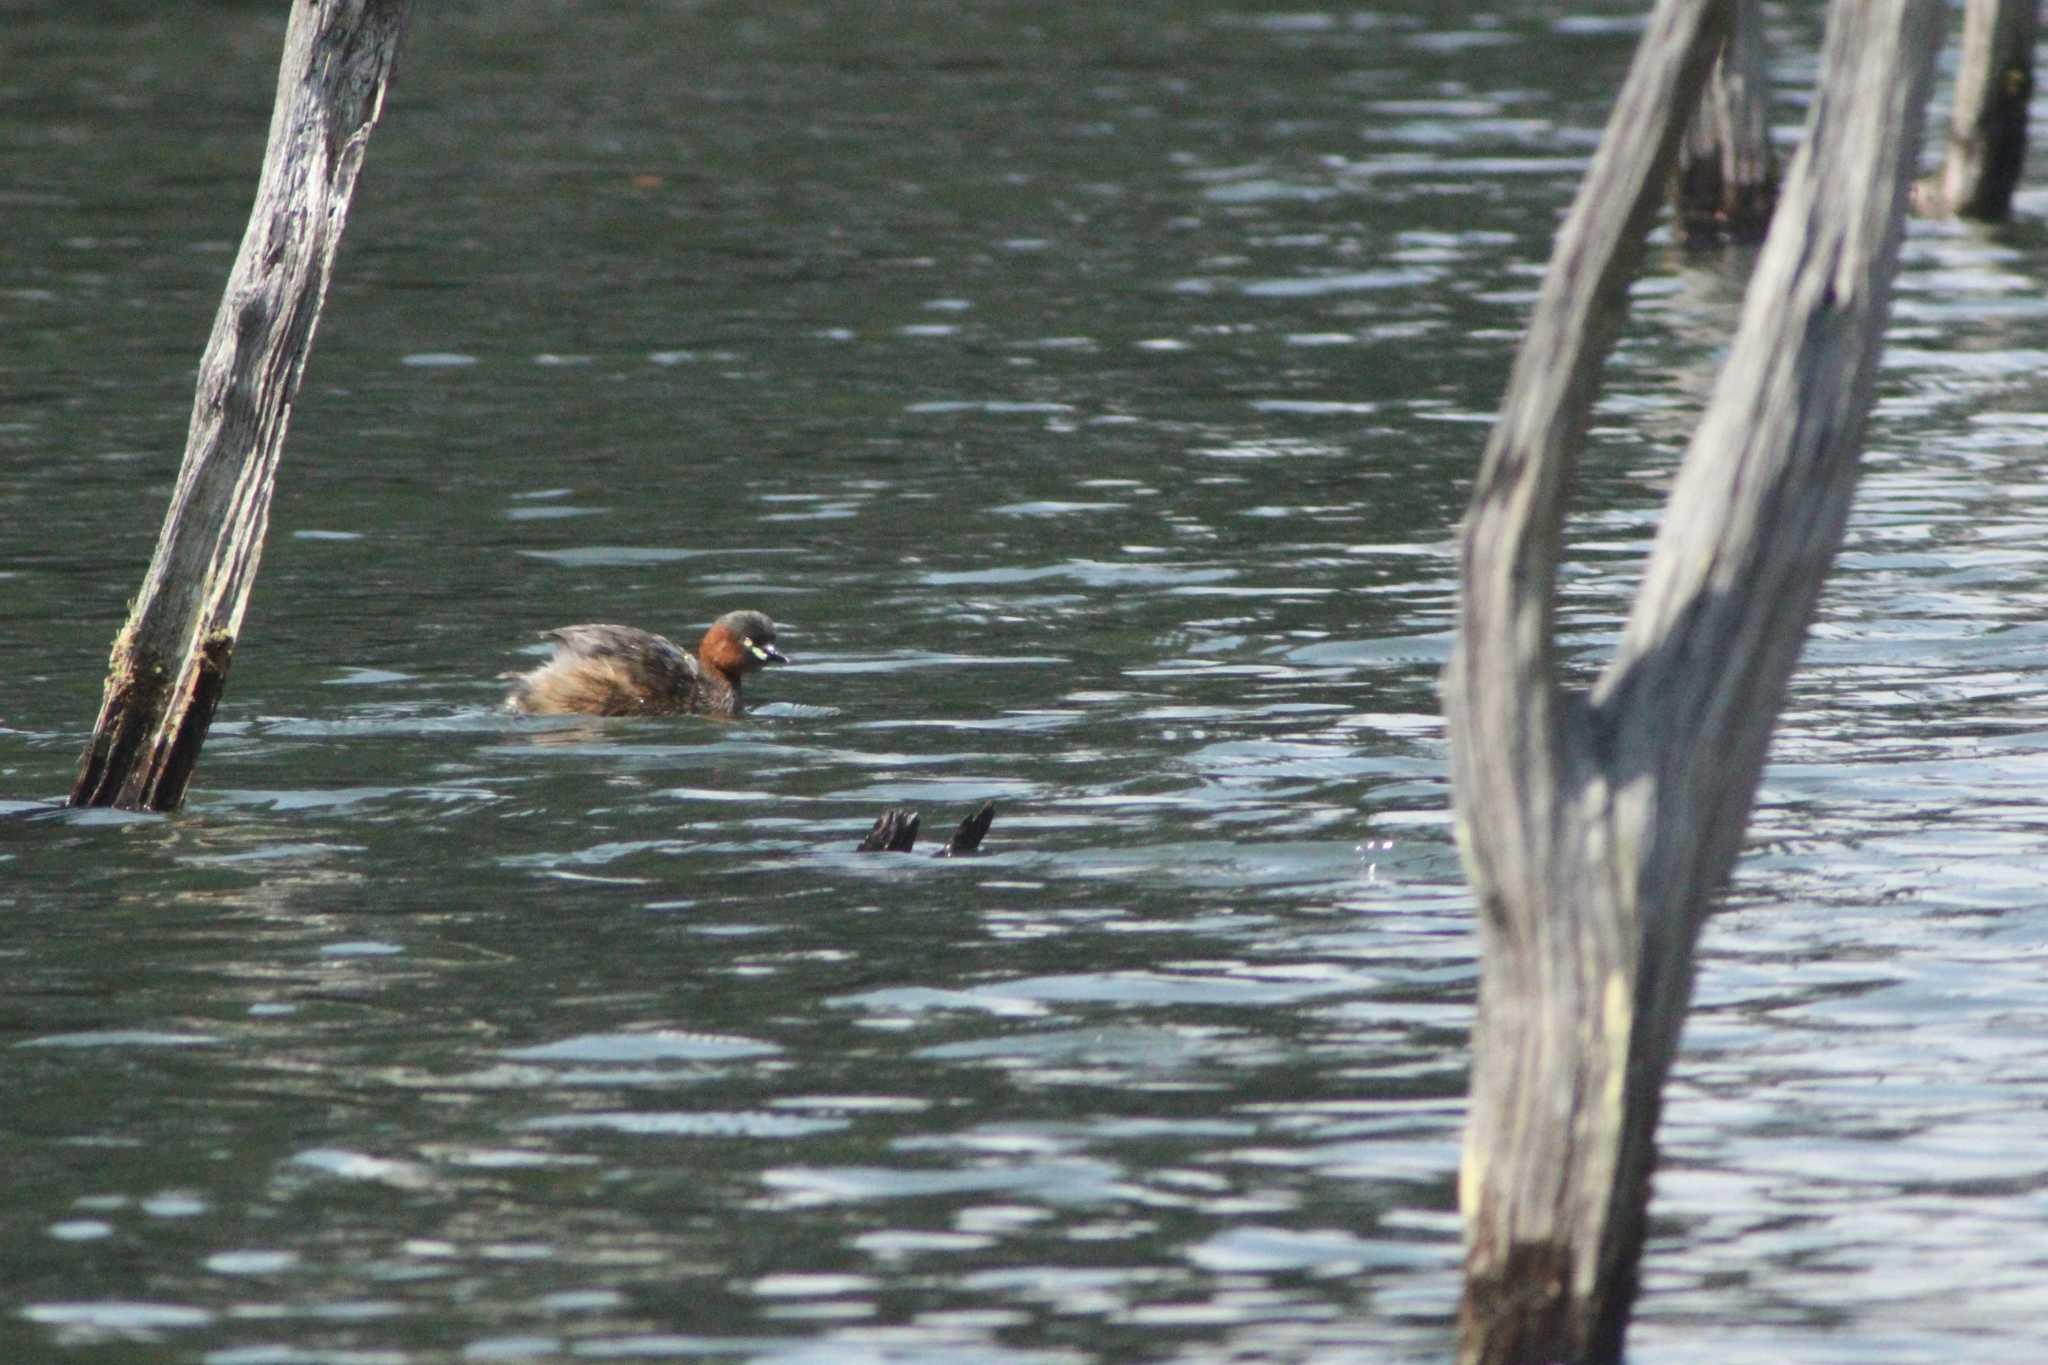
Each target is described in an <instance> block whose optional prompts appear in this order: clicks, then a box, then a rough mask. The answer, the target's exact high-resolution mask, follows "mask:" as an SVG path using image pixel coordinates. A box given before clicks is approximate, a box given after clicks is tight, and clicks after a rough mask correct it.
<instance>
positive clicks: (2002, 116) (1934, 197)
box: [1914, 0, 2040, 222]
mask: <svg viewBox="0 0 2048 1365" xmlns="http://www.w3.org/2000/svg"><path fill="white" fill-rule="evenodd" d="M2039 4H2040V0H1969V5H1968V7H1967V8H1966V9H1965V10H1964V11H1963V54H1962V60H1961V61H1960V62H1959V63H1958V64H1957V67H1956V94H1955V102H1954V105H1953V107H1952V108H1951V109H1950V111H1949V129H1948V151H1947V153H1946V155H1944V156H1943V157H1942V162H1941V169H1940V170H1939V171H1937V172H1935V173H1934V174H1933V175H1931V176H1929V177H1927V179H1926V180H1924V181H1922V182H1921V183H1920V184H1919V185H1918V186H1917V187H1916V193H1915V196H1914V207H1915V208H1917V209H1919V210H1920V211H1921V212H1922V213H1927V214H1932V215H1936V216H1943V217H1946V216H1949V215H1953V216H1955V217H1958V218H1978V219H1984V220H1987V221H1990V222H2002V221H2004V220H2005V219H2006V218H2008V217H2010V216H2011V215H2012V192H2013V189H2014V187H2015V186H2017V185H2018V184H2019V180H2020V165H2021V163H2022V162H2023V161H2025V160H2026V155H2027V106H2028V104H2029V103H2030V101H2031V100H2032V99H2033V96H2034V34H2035V31H2036V28H2037V26H2038V23H2039V19H2038V15H2037V13H2036V9H2037V6H2038V5H2039Z"/></svg>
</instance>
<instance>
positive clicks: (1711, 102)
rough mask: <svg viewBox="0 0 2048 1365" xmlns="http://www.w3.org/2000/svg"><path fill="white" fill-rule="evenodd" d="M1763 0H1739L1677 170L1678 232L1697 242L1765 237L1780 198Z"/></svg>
mask: <svg viewBox="0 0 2048 1365" xmlns="http://www.w3.org/2000/svg"><path fill="white" fill-rule="evenodd" d="M1764 57H1765V50H1764V26H1763V15H1762V13H1761V12H1760V9H1759V5H1758V0H1735V3H1734V18H1733V24H1732V26H1731V27H1730V29H1729V31H1728V36H1727V38H1726V39H1725V40H1724V41H1723V43H1722V44H1721V54H1720V56H1719V58H1718V59H1716V61H1715V62H1714V74H1713V75H1712V76H1710V77H1709V78H1708V80H1707V88H1706V91H1705V92H1704V93H1703V94H1702V95H1701V96H1700V104H1699V109H1698V110H1697V111H1696V112H1695V113H1694V114H1693V119H1692V124H1691V126H1690V127H1688V128H1687V130H1686V134H1685V140H1684V141H1683V142H1681V143H1679V144H1678V169H1677V172H1676V173H1675V174H1674V175H1673V176H1672V177H1671V199H1672V207H1673V209H1674V210H1675V211H1676V219H1677V224H1678V233H1679V236H1680V237H1681V238H1683V239H1684V240H1685V241H1686V242H1687V243H1689V244H1692V245H1708V244H1711V243H1714V242H1723V241H1728V242H1758V241H1762V240H1763V235H1764V229H1766V228H1768V227H1769V226H1770V225H1771V210H1772V209H1774V208H1776V207H1777V203H1778V158H1777V156H1776V154H1775V153H1774V152H1773V151H1772V150H1771V83H1770V76H1769V73H1768V72H1767V71H1766V70H1765V61H1764Z"/></svg>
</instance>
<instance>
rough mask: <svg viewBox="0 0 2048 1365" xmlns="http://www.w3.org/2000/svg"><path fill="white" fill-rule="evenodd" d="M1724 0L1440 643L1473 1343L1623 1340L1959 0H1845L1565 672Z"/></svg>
mask: <svg viewBox="0 0 2048 1365" xmlns="http://www.w3.org/2000/svg"><path fill="white" fill-rule="evenodd" d="M1725 12H1726V4H1725V0H1724V2H1722V3H1717V0H1664V3H1662V4H1660V5H1659V7H1658V9H1657V11H1656V14H1655V16H1654V17H1653V18H1652V20H1651V23H1650V27H1649V29H1648V31H1647V32H1646V34H1645V36H1644V38H1643V42H1642V46H1641V48H1640V49H1639V51H1638V53H1637V56H1636V60H1635V65H1634V67H1633V68H1632V69H1631V71H1630V73H1629V77H1628V80H1627V82H1626V83H1625V85H1624V86H1623V89H1622V92H1621V97H1620V102H1619V104H1618V105H1617V108H1616V110H1615V114H1614V117H1613V118H1612V120H1611V121H1610V122H1609V124H1608V127H1607V132H1606V135H1605V137H1604V139H1603V141H1602V144H1601V149H1600V152H1599V154H1598V155H1597V156H1596V157H1595V159H1594V163H1593V166H1592V168H1591V169H1590V170H1589V171H1588V173H1587V177H1586V182H1585V184H1584V186H1583V187H1582V188H1581V190H1580V193H1579V197H1578V200H1577V201H1576V202H1575V204H1574V205H1573V208H1572V211H1571V214H1570V216H1569V217H1568V218H1567V220H1566V222H1565V224H1564V227H1563V229H1562V230H1561V232H1560V235H1559V239H1558V244H1557V248H1556V252H1555V254H1554V256H1553V257H1552V261H1551V268H1550V272H1549V274H1548V276H1547V278H1546V280H1545V282H1544V287H1543V290H1542V293H1541V295H1540V297H1539V299H1538V301H1537V304H1536V308H1535V312H1534V314H1533V316H1532V317H1531V319H1530V323H1529V330H1528V333H1527V336H1526V337H1525V339H1524V341H1523V344H1522V349H1521V351H1520V354H1519V355H1518V356H1517V358H1516V362H1515V366H1514V370H1513V372H1512V374H1511V376H1510V378H1509V381H1508V389H1507V393H1506V396H1505V398H1504V401H1503V404H1502V409H1501V416H1500V419H1499V421H1498V423H1497V424H1496V425H1495V427H1494V430H1493V434H1492V437H1491V439H1490V440H1489V442H1488V445H1487V449H1486V453H1485V457H1484V460H1483V463H1482V465H1481V469H1480V473H1479V478H1478V481H1477V486H1476V489H1475V491H1474V494H1473V500H1472V507H1471V510H1470V513H1469V515H1468V517H1467V520H1466V523H1465V527H1464V532H1463V539H1462V557H1463V593H1462V596H1461V598H1460V603H1459V623H1458V644H1457V649H1456V651H1455V653H1454V655H1453V658H1452V661H1451V664H1450V667H1449V669H1448V670H1447V672H1446V675H1445V703H1446V715H1447V718H1448V720H1449V724H1450V733H1451V741H1452V766H1453V778H1454V786H1455V799H1456V812H1457V831H1458V836H1459V842H1460V845H1461V848H1462V851H1463V853H1464V856H1465V862H1466V868H1467V872H1468V875H1469V876H1470V878H1471V881H1472V886H1473V890H1474V893H1475V895H1476V898H1477V901H1478V907H1479V922H1480V935H1481V953H1482V956H1481V971H1480V986H1479V1012H1478V1018H1477V1021H1476V1023H1475V1026H1474V1031H1473V1071H1472V1083H1471V1108H1470V1115H1469V1118H1468V1122H1467V1128H1466V1135H1465V1153H1464V1161H1463V1165H1462V1169H1461V1171H1460V1176H1459V1202H1460V1206H1461V1208H1462V1211H1463V1216H1464V1221H1465V1235H1466V1262H1465V1276H1466V1278H1465V1292H1464V1297H1463V1301H1462V1303H1461V1305H1460V1313H1459V1353H1460V1357H1461V1359H1462V1360H1464V1361H1466V1362H1488V1363H1492V1362H1552V1361H1611V1360H1616V1359H1618V1358H1619V1355H1620V1351H1621V1345H1622V1339H1623V1336H1624V1334H1625V1332H1626V1329H1627V1322H1628V1312H1629V1308H1630V1305H1631V1302H1632V1299H1633V1297H1634V1293H1635V1286H1636V1267H1637V1263H1638V1260H1639V1258H1640V1256H1641V1252H1642V1244H1643V1235H1644V1222H1645V1213H1646V1208H1647V1204H1648V1199H1649V1186H1650V1177H1651V1173H1652V1170H1653V1168H1654V1165H1655V1146H1654V1138H1655V1130H1656V1123H1657V1117H1658V1109H1659V1105H1660V1102H1661V1096H1662V1087H1663V1084H1664V1079H1665V1076H1666V1074H1667V1073H1668V1071H1669V1069H1670V1066H1671V1060H1672V1056H1673V1054H1674V1052H1675V1051H1676V1049H1677V1045H1678V1038H1679V1033H1680V1030H1681V1027H1682V1025H1683V1022H1684V1017H1685V1010H1686V1006H1687V1003H1688V1000H1689V999H1690V996H1691V989H1692V974H1693V947H1694V943H1695V941H1696V938H1697V935H1698V931H1699V927H1700V923H1701V921H1702V919H1703V918H1704V916H1705V914H1706V911H1707V908H1708V905H1709V903H1710V901H1711V900H1712V898H1713V897H1714V896H1715V895H1716V894H1717V893H1718V892H1719V890H1720V889H1721V887H1722V885H1723V883H1724V881H1725V880H1726V877H1727V874H1728V871H1729V868H1730V866H1731V865H1732V864H1733V861H1734V858H1735V854H1736V850H1737V848H1738V846H1739V844H1740V842H1741V839H1742V833H1743V828H1744V826H1745V825H1746V823H1747V821H1748V817H1749V811H1750V804H1751V802H1752V800H1753V799H1754V796H1755V792H1756V786H1757V782H1758V779H1759V776H1760V774H1761V771H1762V768H1763V763H1764V758H1765V754H1766V750H1767V748H1768V746H1769V741H1770V734H1771V729H1772V727H1773V725H1774V724H1775V722H1776V718H1777V714H1778V711H1779V708H1780V705H1781V703H1782V701H1783V698H1784V694H1785V689H1786V684H1787V679H1788V678H1789V676H1790V673H1791V670H1792V668H1793V665H1794V663H1795V662H1796V661H1797V659H1798V656H1799V650H1800V647H1801V644H1802V642H1803V639H1804V636H1805V632H1806V628H1807V625H1808V622H1809V620H1810V619H1811V616H1812V614H1813V609H1814V603H1815V601H1816V599H1817V597H1818V594H1819V592H1820V587H1821V582H1822V580H1823V578H1824V577H1825V574H1826V571H1827V568H1828V565H1829V563H1830V562H1831V560H1832V557H1833V554H1834V552H1835V549H1836V547H1837V545H1838V544H1839V542H1840V539H1841V535H1842V529H1843V525H1844V522H1845V519H1846V517H1847V513H1848V506H1849V499H1850V493H1851V490H1852V488H1853V486H1854V483H1855V479H1856V473H1857V461H1858V453H1859V447H1860V443H1861V437H1862V432H1863V424H1864V419H1865V415H1866V413H1867V410H1868V407H1869V403H1870V395H1871V389H1872V384H1873V376H1874V374H1875V371H1876V363H1877V356H1878V350H1879V346H1880V342H1881V339H1882V334H1883V329H1884V324H1885V319H1886V316H1887V311H1888V308H1889V303H1890V289H1891V278H1892V272H1893V269H1894V266H1895V263H1896V258H1897V253H1898V243H1899V238H1900V233H1901V219H1902V216H1903V211H1904V201H1905V195H1906V190H1907V186H1908V183H1909V180H1910V177H1911V175H1912V172H1913V169H1914V154H1915V149H1916V147H1917V145H1918V140H1919V133H1920V129H1921V124H1922V121H1923V109H1924V104H1925V98H1926V92H1927V88H1928V83H1929V79H1930V75H1931V68H1932V63H1933V57H1934V52H1935V50H1936V47H1937V45H1938V43H1939V38H1940V24H1941V20H1942V14H1943V5H1942V3H1941V0H1835V3H1834V4H1833V5H1832V7H1831V9H1830V13H1829V20H1828V35H1827V41H1826V47H1825V52H1824V54H1823V62H1822V72H1821V85H1820V89H1819V90H1818V92H1817V93H1816V96H1815V99H1814V103H1813V106H1812V110H1811V117H1810V119H1809V123H1808V128H1807V135H1806V141H1805V145H1804V147H1803V149H1802V150H1801V152H1800V154H1799V156H1798V158H1797V159H1796V160H1795V161H1794V163H1793V165H1792V167H1791V170H1790V172H1789V174H1788V175H1787V177H1786V181H1785V185H1784V190H1783V196H1782V199H1781V201H1780V204H1779V207H1778V212H1777V215H1776V218H1775V219H1774V221H1773V223H1772V227H1771V232H1770V236H1769V238H1768V239H1767V241H1766V243H1765V245H1764V248H1763V251H1762V253H1761V255H1760V257H1759V260H1758V262H1757V266H1756V271H1755V275H1754V278H1753V279H1752V281H1751V284H1750V289H1749V293H1748V296H1747V299H1746V301H1745V304H1744V308H1743V313H1742V319H1741V322H1740V324H1739V326H1738V328H1737V332H1736V337H1735V340H1734V344H1733V346H1732V349H1731V351H1730V354H1729V357H1728V361H1727V363H1726V365H1725V366H1724V367H1723V369H1722V372H1721V375H1720V377H1719V380H1718V382H1717V385H1716V387H1715V390H1714V393H1713V397H1712V399H1711V400H1710V402H1709V404H1708V407H1707V410H1706V413H1705V414H1704V416H1703V417H1702V419H1701V422H1700V425H1699V428H1698V430H1697V433H1696V435H1695V437H1694V440H1693V442H1692V446H1691V448H1690V450H1689V451H1688V452H1687V454H1686V458H1685V461H1684V465H1683V467H1682V468H1681V470H1680V473H1679V476H1678V479H1677V481H1676V483H1675V485H1674V487H1673V490H1672V494H1671V499H1670V503H1669V506H1668V507H1667V509H1666V513H1665V517H1664V521H1663V524H1662V526H1661V528H1660V531H1659V534H1658V537H1657V541H1656V544H1655V545H1654V547H1653V548H1652V550H1651V553H1650V559H1649V563H1648V566H1647V568H1646V570H1645V577H1644V582H1643V587H1642V590H1641V592H1640V593H1639V594H1638V596H1637V600H1636V604H1635V608H1634V612H1633V615H1632V616H1631V618H1630V621H1629V624H1628V627H1627V629H1626V631H1625V632H1624V635H1623V637H1622V641H1621V644H1620V646H1619V648H1618V649H1617V651H1616V654H1615V657H1614V659H1613V661H1612V663H1611V664H1610V665H1609V666H1608V668H1607V670H1606V672H1605V673H1604V674H1603V676H1602V677H1601V679H1600V680H1599V682H1598V684H1597V685H1596V686H1595V687H1594V688H1593V690H1592V691H1591V692H1590V693H1576V692H1568V691H1566V690H1565V688H1564V687H1563V686H1562V684H1561V683H1560V681H1559V677H1558V670H1557V658H1556V643H1555V630H1554V616H1555V596H1556V594H1555V590H1554V589H1555V578H1556V568H1557V559H1558V553H1559V544H1560V539H1561V534H1562V523H1563V516H1564V497H1565V490H1566V489H1567V487H1568V486H1569V483H1570V473H1571V469H1572V466H1573V464H1574V462H1575V460H1576V457H1577V453H1578V449H1579V446H1580V442H1581V437H1582V435H1583V433H1584V431H1585V428H1586V422H1587V413H1588V409H1589V408H1590V406H1591V403H1592V399H1593V394H1594V390H1595V386H1596V372H1597V369H1598V367H1599V365H1600V362H1601V359H1602V357H1603V353H1604V350H1605V348H1606V345H1607V342H1608V339H1609V338H1610V337H1611V336H1612V334H1613V330H1614V327H1615V324H1616V318H1617V315H1618V313H1619V311H1620V309H1621V308H1622V307H1624V306H1625V300H1626V288H1625V286H1626V283H1627V273H1626V267H1627V265H1628V262H1629V259H1630V257H1631V256H1632V255H1633V254H1634V252H1635V251H1636V249H1637V248H1638V245H1639V243H1640V240H1641V237H1642V235H1643V232H1644V230H1645V225H1646V224H1647V223H1648V221H1649V217H1650V213H1651V210H1652V208H1653V207H1654V204H1655V201H1656V199H1657V197H1658V195H1659V192H1660V191H1661V189H1662V186H1663V184H1664V175H1665V171H1666V169H1667V168H1668V167H1669V165H1670V158H1671V156H1672V152H1673V148H1674V145H1675V143H1676V141H1677V138H1678V135H1679V131H1680V124H1681V122H1682V120H1683V119H1684V118H1686V117H1689V116H1690V114H1691V112H1692V110H1693V108H1694V107H1695V102H1696V100H1697V98H1698V91H1699V83H1700V82H1701V81H1702V80H1703V79H1704V77H1705V74H1706V68H1707V66H1708V65H1709V63H1710V62H1711V60H1712V58H1713V54H1714V50H1715V45H1716V43H1717V42H1718V41H1719V37H1720V33H1719V21H1720V20H1721V18H1722V16H1724V15H1725Z"/></svg>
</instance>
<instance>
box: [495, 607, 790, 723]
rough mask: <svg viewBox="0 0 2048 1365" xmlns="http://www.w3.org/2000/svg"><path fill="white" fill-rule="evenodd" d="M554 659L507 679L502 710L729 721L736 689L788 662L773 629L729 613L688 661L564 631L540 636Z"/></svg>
mask: <svg viewBox="0 0 2048 1365" xmlns="http://www.w3.org/2000/svg"><path fill="white" fill-rule="evenodd" d="M542 638H543V639H547V640H552V641H554V644H555V653H554V657H553V658H551V659H549V660H548V661H547V662H546V663H544V664H542V665H541V666H540V667H539V668H535V669H531V670H529V671H528V672H525V673H507V674H504V675H503V676H504V677H507V678H510V679H511V680H512V690H511V692H510V693H508V694H507V695H506V697H505V709H506V710H508V711H520V712H524V713H526V714H528V715H536V716H681V715H699V716H736V715H738V714H739V712H740V681H741V679H743V678H745V677H746V675H747V674H749V673H754V672H758V671H759V670H761V669H763V668H766V667H767V666H768V665H769V664H786V663H788V662H789V657H788V656H787V655H785V654H784V653H782V651H781V650H779V649H777V648H776V647H775V623H774V622H773V621H771V620H769V619H768V617H767V616H766V615H765V614H763V613H761V612H758V611H729V612H727V613H726V614H725V615H723V616H721V617H719V618H718V619H717V620H716V621H713V622H712V623H711V629H709V630H707V631H705V632H704V639H703V641H702V642H701V643H700V644H698V646H697V652H696V654H695V655H690V654H686V653H684V652H683V650H682V649H680V648H679V647H678V646H677V645H676V643H675V642H674V641H673V640H669V639H667V638H665V637H663V636H660V635H656V634H655V633H654V632H652V631H647V630H635V629H634V628H633V627H631V626H601V625H586V626H564V627H562V628H561V629H560V630H551V631H547V632H546V633H545V634H544V635H543V636H542Z"/></svg>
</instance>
